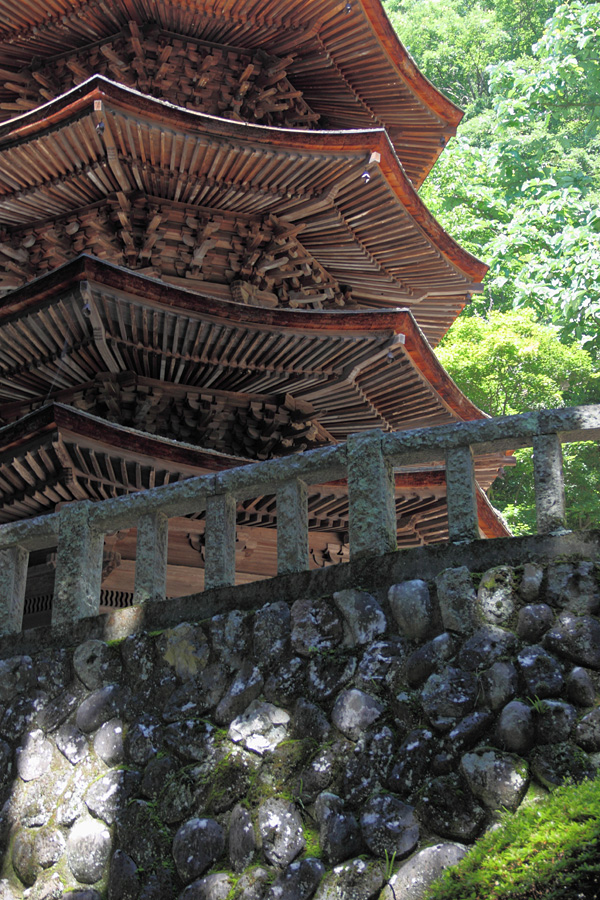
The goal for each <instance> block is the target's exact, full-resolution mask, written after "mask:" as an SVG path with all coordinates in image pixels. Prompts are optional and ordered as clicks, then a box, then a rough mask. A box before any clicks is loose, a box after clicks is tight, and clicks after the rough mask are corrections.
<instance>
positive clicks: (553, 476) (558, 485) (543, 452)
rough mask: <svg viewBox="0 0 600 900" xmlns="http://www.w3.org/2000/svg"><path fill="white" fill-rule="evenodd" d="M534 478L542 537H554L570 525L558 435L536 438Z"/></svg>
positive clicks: (538, 526)
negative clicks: (545, 535) (549, 535)
mask: <svg viewBox="0 0 600 900" xmlns="http://www.w3.org/2000/svg"><path fill="white" fill-rule="evenodd" d="M533 475H534V480H535V510H536V517H537V530H538V534H550V532H552V531H557V530H559V529H561V528H564V527H565V524H566V508H565V482H564V477H563V463H562V449H561V446H560V439H559V437H558V435H557V434H538V435H536V436H535V437H534V439H533Z"/></svg>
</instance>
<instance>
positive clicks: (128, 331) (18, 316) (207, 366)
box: [0, 257, 483, 440]
mask: <svg viewBox="0 0 600 900" xmlns="http://www.w3.org/2000/svg"><path fill="white" fill-rule="evenodd" d="M61 276H62V277H61ZM80 279H81V280H83V281H84V282H85V285H84V288H83V290H81V289H80V288H79V287H78V282H79V280H80ZM396 335H402V338H400V339H397V338H396ZM402 340H404V344H403V343H402ZM103 371H112V372H115V373H116V372H119V371H131V372H134V373H136V374H138V375H140V376H145V377H149V378H154V379H157V380H161V381H171V382H173V383H176V384H187V385H190V386H192V387H194V388H202V387H204V388H207V389H208V388H213V389H219V390H225V391H234V392H240V393H246V392H248V393H262V394H264V393H269V394H274V393H282V392H290V393H292V394H293V395H294V396H296V397H300V398H304V399H306V400H308V401H309V402H311V403H313V404H314V406H315V408H316V410H317V412H319V413H320V422H321V425H323V427H324V428H326V429H327V430H328V431H329V432H330V433H331V434H332V435H333V436H334V438H335V439H337V440H340V439H344V437H345V436H346V435H347V434H348V433H351V432H353V431H357V430H365V429H368V428H372V427H384V428H386V429H387V430H396V429H398V428H402V427H409V426H408V425H407V424H406V423H410V427H415V426H417V425H423V424H442V423H446V422H451V421H455V420H457V419H459V420H461V419H463V420H464V419H474V418H482V417H483V413H481V411H480V410H478V409H477V407H475V406H474V405H473V404H472V403H470V402H469V401H468V400H467V399H466V397H464V395H463V394H462V393H461V392H460V391H459V389H458V388H457V387H456V385H455V384H454V383H453V382H452V380H451V379H450V378H449V376H448V375H447V373H446V372H445V371H444V369H443V367H442V366H441V365H440V363H439V362H438V360H437V358H436V357H435V355H434V354H433V352H432V350H431V348H430V347H429V345H428V344H427V341H426V340H425V338H424V336H423V334H422V333H421V332H420V330H419V328H418V326H417V325H416V323H415V321H414V318H413V317H412V315H411V313H410V312H409V311H408V310H396V311H391V310H388V311H385V312H384V311H381V312H375V311H372V312H367V311H349V312H331V313H329V312H324V311H323V312H307V311H289V310H274V309H268V310H267V309H261V308H259V307H250V306H242V305H240V304H235V303H231V302H226V301H218V300H215V299H214V298H206V297H202V296H201V295H199V294H195V293H192V292H189V291H185V290H181V289H178V288H174V287H172V286H168V285H164V284H163V283H161V282H159V281H156V280H153V279H149V278H144V277H142V276H139V275H135V274H134V273H130V272H127V271H124V270H122V269H119V268H116V267H114V266H109V265H107V264H105V263H101V262H100V261H98V260H93V259H89V258H85V257H83V258H81V259H80V260H77V261H75V262H74V263H71V264H70V265H68V266H65V267H64V269H63V270H62V271H61V270H59V271H57V272H56V273H53V274H51V275H48V276H45V277H43V278H40V279H39V280H38V281H37V282H33V283H32V284H30V285H28V286H26V287H25V288H22V289H20V290H18V291H15V292H14V293H13V294H12V295H10V297H8V298H6V299H5V300H4V302H3V304H2V305H1V306H0V399H2V400H3V401H4V402H5V403H9V404H10V403H14V402H24V403H27V402H33V401H35V400H36V399H37V400H39V399H40V398H42V397H45V396H47V394H48V392H49V391H59V390H68V389H70V388H72V387H74V386H77V385H81V384H84V383H86V382H87V381H90V380H92V379H93V378H94V377H95V376H96V374H97V373H98V372H103ZM403 404H404V405H405V409H404V411H403ZM419 408H422V412H421V413H419V411H418V410H419Z"/></svg>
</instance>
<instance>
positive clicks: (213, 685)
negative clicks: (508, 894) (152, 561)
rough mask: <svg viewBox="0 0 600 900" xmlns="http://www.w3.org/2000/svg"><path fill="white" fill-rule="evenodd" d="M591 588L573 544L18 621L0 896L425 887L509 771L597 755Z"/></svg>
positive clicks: (504, 786) (512, 787)
mask: <svg viewBox="0 0 600 900" xmlns="http://www.w3.org/2000/svg"><path fill="white" fill-rule="evenodd" d="M599 602H600V598H599V591H598V572H597V568H596V566H595V564H594V563H593V562H591V561H586V560H581V559H579V560H575V561H560V562H555V563H551V564H549V565H546V566H541V565H537V564H532V563H528V564H527V565H525V566H524V567H520V568H519V569H515V568H511V567H509V566H497V567H495V568H494V569H492V570H489V571H488V572H486V573H484V575H483V576H480V575H474V574H472V573H471V572H470V571H469V570H468V569H466V568H465V567H459V568H452V569H446V570H444V571H443V572H441V573H440V574H439V575H438V576H437V577H436V578H435V579H434V580H433V581H432V582H430V583H426V582H425V581H422V580H419V579H413V580H410V581H404V582H402V583H398V584H395V585H392V586H391V587H390V588H389V589H388V590H378V591H374V592H373V593H367V592H366V591H361V590H354V589H346V590H342V591H339V592H337V593H335V594H334V595H333V597H330V596H329V597H325V598H320V599H314V600H308V599H304V600H296V601H295V602H294V603H293V604H291V605H289V604H288V603H286V602H285V601H283V600H278V601H274V602H270V603H267V604H266V605H265V606H263V607H261V608H260V609H258V610H257V611H255V612H244V611H240V610H233V611H230V612H228V613H223V614H220V615H217V616H214V617H213V618H210V619H206V620H204V621H201V622H199V623H197V624H194V623H190V622H184V623H182V624H179V625H175V626H174V627H171V628H167V629H165V630H162V631H160V632H150V633H148V632H146V631H144V610H143V608H138V610H136V611H135V613H136V615H137V617H138V618H137V620H135V617H133V614H132V613H130V616H132V618H131V620H130V621H131V622H132V628H131V632H132V633H130V634H126V636H124V637H123V638H122V639H120V640H118V641H114V642H110V643H106V642H105V641H102V640H99V639H98V638H97V637H95V636H94V637H89V636H86V635H85V633H84V632H85V628H83V630H82V632H81V633H82V635H83V638H82V639H81V640H79V642H78V638H77V636H75V637H74V638H73V645H72V646H70V647H65V646H60V642H58V641H57V639H56V636H54V638H53V636H52V635H51V634H38V635H37V636H31V635H30V637H29V638H28V642H29V643H28V645H29V647H30V648H33V647H34V645H35V643H36V641H37V645H38V649H36V650H35V652H34V651H33V650H32V649H31V650H30V655H19V656H12V657H10V658H6V659H5V660H4V661H3V662H0V670H1V671H0V701H1V703H2V711H1V717H0V738H1V743H0V754H1V755H2V762H3V765H2V773H3V782H4V795H3V800H4V806H3V810H2V823H1V826H2V827H1V834H2V842H3V848H4V858H3V870H2V879H3V880H2V881H0V898H2V900H17V898H21V897H24V896H27V898H28V900H53V898H60V897H70V898H71V900H94V898H95V900H98V898H100V897H102V898H104V897H108V898H109V900H153V898H156V900H158V898H160V900H169V898H176V897H181V898H182V900H229V898H232V897H235V898H242V900H277V898H286V900H291V898H294V900H296V898H298V900H304V898H306V900H309V898H311V897H314V898H315V900H331V898H334V897H335V898H344V897H349V896H352V897H356V898H361V900H362V898H364V900H375V898H378V897H380V896H381V898H382V900H393V893H392V889H391V887H390V884H391V886H392V887H393V888H394V891H396V893H397V895H398V896H402V895H403V893H401V892H404V889H405V887H406V885H407V884H409V883H414V880H415V878H416V879H417V880H418V881H419V883H421V884H423V885H426V884H428V883H430V881H431V880H432V878H433V877H434V876H435V875H436V874H438V873H439V872H440V871H441V869H442V868H443V867H444V866H446V865H449V864H452V863H455V862H457V861H458V859H460V858H461V857H462V856H463V855H464V853H465V850H466V846H467V845H468V844H469V843H471V842H473V841H474V840H476V839H477V837H478V836H479V835H480V834H481V833H482V832H483V831H484V830H485V829H486V828H487V827H488V826H489V825H490V824H492V823H493V822H494V821H495V820H496V819H497V816H498V813H499V811H500V810H501V809H502V808H507V809H516V808H517V807H518V806H519V804H520V803H521V801H522V800H523V798H524V796H525V794H526V792H527V790H528V789H529V788H533V787H534V786H537V788H536V789H537V790H540V789H543V788H544V787H551V786H553V785H555V784H557V783H560V782H561V781H563V780H564V779H565V778H568V777H569V778H575V779H580V778H582V777H587V776H590V775H593V774H594V773H595V771H596V770H595V765H594V762H593V759H592V757H591V756H590V754H591V753H594V752H596V751H598V750H600V715H599V714H598V710H597V708H596V707H595V703H596V700H597V692H596V690H597V686H598V672H599V671H600V624H599V622H598V619H597V613H598V607H599ZM95 622H96V620H89V629H88V634H97V633H98V632H97V625H95V624H94V623H95ZM133 626H134V627H133ZM94 628H96V631H95V632H94ZM46 639H47V640H46ZM53 639H54V640H55V643H54V645H51V643H50V642H51V641H52V640H53ZM63 643H65V642H64V641H63ZM44 644H45V646H44ZM23 646H25V645H23ZM427 845H430V846H427ZM423 846H425V849H418V848H419V847H421V848H422V847H423ZM390 879H391V881H390ZM388 882H389V883H390V884H388ZM413 896H414V897H417V896H418V895H417V894H414V895H413V894H411V900H412V898H413Z"/></svg>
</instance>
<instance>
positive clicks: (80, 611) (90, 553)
mask: <svg viewBox="0 0 600 900" xmlns="http://www.w3.org/2000/svg"><path fill="white" fill-rule="evenodd" d="M91 507H92V503H90V501H88V500H81V501H79V502H78V503H75V504H73V506H65V507H63V509H61V511H60V516H59V525H58V548H57V551H56V576H55V581H54V600H53V601H52V624H53V625H67V624H69V623H70V622H74V621H76V620H77V619H84V618H85V617H86V616H96V615H98V610H99V607H100V586H101V584H102V557H103V551H104V535H103V534H102V533H99V532H97V531H95V530H93V529H92V528H91V527H90V522H89V518H90V509H91Z"/></svg>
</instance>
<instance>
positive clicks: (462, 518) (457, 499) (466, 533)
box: [446, 446, 479, 541]
mask: <svg viewBox="0 0 600 900" xmlns="http://www.w3.org/2000/svg"><path fill="white" fill-rule="evenodd" d="M446 502H447V504H448V537H449V539H450V540H451V541H475V540H477V538H478V537H479V522H478V516H477V486H476V483H475V467H474V465H473V453H472V452H471V448H470V447H468V446H465V447H454V448H453V449H451V450H447V451H446Z"/></svg>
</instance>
